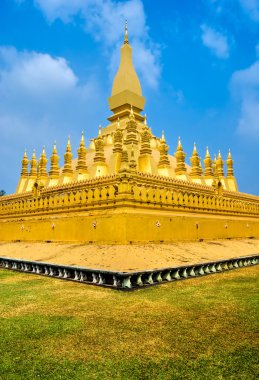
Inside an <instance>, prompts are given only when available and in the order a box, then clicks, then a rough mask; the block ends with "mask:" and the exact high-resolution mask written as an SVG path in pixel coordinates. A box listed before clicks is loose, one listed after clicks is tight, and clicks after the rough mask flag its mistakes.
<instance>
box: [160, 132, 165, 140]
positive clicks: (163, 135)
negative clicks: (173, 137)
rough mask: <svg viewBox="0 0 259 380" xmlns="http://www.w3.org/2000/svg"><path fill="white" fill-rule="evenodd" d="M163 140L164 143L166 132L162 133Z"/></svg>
mask: <svg viewBox="0 0 259 380" xmlns="http://www.w3.org/2000/svg"><path fill="white" fill-rule="evenodd" d="M161 140H162V141H165V131H162V136H161Z"/></svg>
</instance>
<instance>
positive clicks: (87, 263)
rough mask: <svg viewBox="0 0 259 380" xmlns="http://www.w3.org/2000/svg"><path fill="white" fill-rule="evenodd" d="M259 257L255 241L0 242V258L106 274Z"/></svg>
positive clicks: (257, 244) (258, 242)
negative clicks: (161, 242) (86, 269)
mask: <svg viewBox="0 0 259 380" xmlns="http://www.w3.org/2000/svg"><path fill="white" fill-rule="evenodd" d="M254 254H259V239H230V240H213V241H202V242H176V243H171V244H145V245H142V244H132V245H111V244H109V245H92V244H68V243H46V242H45V243H44V242H1V243H0V257H12V258H17V259H22V260H31V261H40V262H47V263H53V264H59V265H68V266H80V267H86V268H92V269H98V270H108V271H123V272H131V271H132V272H134V271H145V270H156V269H160V268H165V267H174V266H182V265H192V264H197V263H206V262H212V261H218V260H226V259H229V258H234V257H241V256H249V255H254Z"/></svg>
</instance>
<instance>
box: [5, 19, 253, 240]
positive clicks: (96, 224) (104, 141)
mask: <svg viewBox="0 0 259 380" xmlns="http://www.w3.org/2000/svg"><path fill="white" fill-rule="evenodd" d="M108 101H109V106H110V109H111V111H112V112H113V114H112V116H110V117H109V118H108V120H109V124H108V125H107V126H106V127H105V128H102V127H99V130H98V135H97V137H95V138H93V139H92V140H91V141H90V145H89V146H88V147H86V146H85V140H84V134H83V133H82V137H81V141H80V145H79V148H78V150H77V152H78V157H77V158H76V159H73V156H72V152H71V144H70V139H69V138H68V143H67V147H66V151H65V154H64V166H63V167H62V168H60V166H59V156H58V153H57V147H56V144H54V147H53V152H52V155H51V157H50V170H49V172H48V171H47V163H48V159H47V157H46V152H45V148H43V150H42V153H41V156H40V158H39V160H38V161H37V159H36V153H35V151H34V152H33V154H32V158H31V160H29V159H28V157H27V153H26V152H25V153H24V156H23V160H22V171H21V176H20V179H19V183H18V186H17V190H16V194H13V195H8V196H4V197H1V198H0V240H5V241H6V240H7V241H11V240H21V241H22V240H31V241H82V242H88V243H95V242H98V243H117V244H118V243H119V244H120V243H121V244H125V243H134V242H142V243H147V242H171V241H177V240H202V239H214V238H215V239H216V238H217V239H218V238H241V237H259V218H258V217H259V197H257V196H252V195H248V194H244V193H240V192H239V191H238V188H237V183H236V179H235V176H234V172H233V160H232V156H231V153H230V151H229V154H228V156H227V159H226V165H227V173H226V175H225V174H224V161H223V159H222V157H221V154H220V152H219V153H218V156H217V158H215V160H212V159H211V156H210V153H209V150H208V148H207V150H206V154H205V158H204V160H203V163H204V168H203V166H202V160H201V157H200V156H199V154H198V151H197V148H196V144H194V149H193V153H192V156H191V158H190V162H191V166H189V165H187V164H186V163H185V158H186V154H185V152H184V150H183V147H182V143H181V139H180V137H179V139H178V144H176V145H177V146H176V151H175V153H174V156H171V155H169V154H168V145H167V142H166V139H165V135H164V132H163V133H162V136H161V137H156V136H154V135H153V133H152V131H151V128H150V127H149V125H148V123H147V119H146V117H145V116H142V115H141V112H142V111H143V109H144V105H145V98H144V97H143V95H142V89H141V85H140V81H139V78H138V76H137V73H136V71H135V69H134V66H133V63H132V48H131V46H130V44H129V41H128V29H127V24H126V27H125V35H124V43H123V46H122V47H121V61H120V66H119V69H118V72H117V74H116V76H115V79H114V82H113V87H112V93H111V97H110V98H109V100H108ZM29 164H30V170H29V171H28V165H29Z"/></svg>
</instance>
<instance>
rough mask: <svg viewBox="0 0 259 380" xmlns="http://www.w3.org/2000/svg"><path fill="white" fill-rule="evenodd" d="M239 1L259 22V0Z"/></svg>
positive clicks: (254, 19) (253, 18) (252, 17)
mask: <svg viewBox="0 0 259 380" xmlns="http://www.w3.org/2000/svg"><path fill="white" fill-rule="evenodd" d="M239 2H240V5H241V7H242V8H243V9H244V11H245V12H246V13H247V14H248V15H249V16H250V17H251V19H252V20H253V21H256V22H259V0H239Z"/></svg>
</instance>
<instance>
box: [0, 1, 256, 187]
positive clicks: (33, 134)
mask: <svg viewBox="0 0 259 380" xmlns="http://www.w3.org/2000/svg"><path fill="white" fill-rule="evenodd" d="M126 18H127V19H128V25H129V37H130V43H131V45H132V46H133V49H134V52H133V55H134V64H135V67H136V70H137V72H138V74H139V77H140V80H141V84H142V89H143V94H144V96H145V97H146V107H145V112H146V113H147V117H148V124H149V126H150V127H151V128H152V131H153V133H154V134H156V135H158V136H159V135H161V131H162V130H165V136H166V139H167V143H168V145H169V146H170V153H171V154H173V153H174V151H175V148H176V145H177V139H178V136H181V138H182V144H183V148H184V150H185V152H186V154H187V159H186V161H187V162H188V163H189V157H190V156H191V153H192V149H193V143H194V142H196V144H197V149H198V152H199V154H200V155H201V157H202V158H204V155H205V149H206V146H207V145H208V146H209V150H210V153H211V155H214V154H215V153H217V152H218V150H219V149H220V150H221V154H222V156H223V158H226V155H227V152H228V149H229V148H231V151H232V156H233V159H234V169H235V174H236V177H237V181H238V185H239V189H240V191H242V192H246V193H253V194H257V195H259V169H258V157H259V0H181V1H179V0H160V1H159V2H157V1H151V0H142V1H141V0H128V1H116V0H95V1H93V0H0V133H1V139H0V152H1V160H0V189H5V190H6V191H7V192H8V193H12V192H14V191H15V187H16V184H17V182H18V179H19V174H20V165H21V164H20V162H21V158H22V155H23V151H24V148H26V149H27V151H28V155H29V157H30V156H31V154H32V150H33V149H34V148H36V153H37V156H39V154H40V153H41V150H42V146H43V145H45V146H46V151H47V154H48V155H50V153H51V150H52V145H53V142H54V140H56V141H57V146H58V152H59V155H60V157H61V160H60V163H61V164H62V162H63V154H64V150H65V146H66V140H67V137H68V135H70V136H71V143H72V148H73V152H74V154H75V155H76V149H77V148H78V145H79V141H80V135H81V131H82V130H84V132H85V136H86V139H90V138H92V137H94V136H95V135H96V134H97V128H98V125H99V124H101V125H103V126H105V125H106V124H107V120H106V118H107V117H108V116H109V115H110V111H109V107H108V103H107V98H108V97H109V95H110V91H111V85H112V79H113V76H114V74H115V72H116V70H117V67H118V62H119V48H120V46H121V43H122V39H123V28H124V21H125V19H126Z"/></svg>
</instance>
